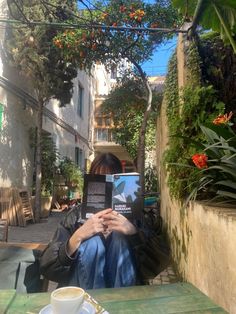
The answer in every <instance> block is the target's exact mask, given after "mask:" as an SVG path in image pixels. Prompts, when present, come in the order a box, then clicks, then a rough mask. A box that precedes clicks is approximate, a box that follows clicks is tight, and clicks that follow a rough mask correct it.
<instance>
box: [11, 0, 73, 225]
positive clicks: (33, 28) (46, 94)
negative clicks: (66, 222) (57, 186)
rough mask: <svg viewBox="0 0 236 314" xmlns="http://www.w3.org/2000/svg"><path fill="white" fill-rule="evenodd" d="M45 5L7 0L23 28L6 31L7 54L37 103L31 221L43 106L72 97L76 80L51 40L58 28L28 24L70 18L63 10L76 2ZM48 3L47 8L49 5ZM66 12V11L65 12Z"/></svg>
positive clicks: (54, 1)
mask: <svg viewBox="0 0 236 314" xmlns="http://www.w3.org/2000/svg"><path fill="white" fill-rule="evenodd" d="M48 3H49V4H50V10H49V8H48V6H46V5H42V3H41V1H40V0H32V1H30V0H24V1H17V0H8V8H9V13H10V16H11V18H14V19H17V20H20V21H23V22H24V23H25V24H26V25H19V26H16V25H15V26H14V27H13V28H11V29H10V30H9V33H8V39H7V48H8V53H9V55H10V58H11V62H12V64H13V65H14V66H15V67H17V69H18V70H19V71H20V72H21V73H23V74H24V75H26V76H27V77H28V78H29V80H30V82H31V83H32V85H33V88H34V92H35V95H36V97H37V100H38V113H37V152H36V165H35V168H36V169H35V173H36V191H35V192H36V195H35V220H36V221H39V220H40V208H41V175H42V173H41V172H42V171H41V155H42V149H41V135H42V116H43V107H44V106H45V105H46V104H47V102H48V101H49V100H50V99H51V98H56V99H58V100H59V101H60V105H61V106H64V105H66V104H68V103H69V102H70V99H71V97H72V87H73V83H72V79H73V78H74V77H76V75H77V70H76V64H75V63H73V62H70V63H69V62H68V61H65V60H64V57H63V54H62V52H61V51H60V50H58V49H56V47H55V45H53V42H52V40H53V38H54V37H55V36H56V35H57V33H58V29H56V28H55V27H53V26H50V25H49V23H48V24H47V25H46V24H45V25H34V24H32V23H31V22H30V21H32V20H33V21H46V22H50V23H51V22H53V21H59V22H60V21H61V22H66V21H68V20H71V19H72V13H71V14H69V13H65V12H64V8H70V10H71V12H73V11H75V8H76V1H74V0H73V1H72V0H67V1H66V0H64V1H62V0H50V1H48ZM49 4H48V5H49ZM66 12H67V11H66Z"/></svg>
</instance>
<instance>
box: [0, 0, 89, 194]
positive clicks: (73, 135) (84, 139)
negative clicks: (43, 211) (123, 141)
mask: <svg viewBox="0 0 236 314" xmlns="http://www.w3.org/2000/svg"><path fill="white" fill-rule="evenodd" d="M0 8H1V12H2V17H5V18H7V5H6V1H5V0H0ZM4 39H5V24H4V23H2V27H1V28H0V187H10V186H12V187H17V188H21V189H22V188H24V189H25V188H26V189H27V190H30V189H31V187H32V180H33V171H34V149H32V148H31V145H30V139H29V132H30V129H31V128H34V127H35V126H36V112H37V100H36V99H35V97H34V90H33V88H32V85H31V82H30V81H29V80H28V79H27V78H26V77H25V76H24V75H22V74H19V73H18V71H17V70H16V69H14V68H12V67H10V66H9V65H8V62H7V60H6V57H5V51H4ZM93 84H94V79H92V78H90V77H89V76H88V75H86V74H85V73H84V72H82V71H78V75H77V77H76V78H75V79H74V88H73V97H72V99H71V102H70V103H69V104H68V105H67V106H65V107H63V108H60V107H59V103H58V101H57V100H52V101H50V103H48V104H47V106H46V107H45V108H44V111H43V131H44V132H48V133H50V134H51V135H52V138H53V139H54V142H55V144H56V146H57V149H58V151H59V154H60V157H61V158H62V157H65V156H66V157H68V158H70V159H71V160H73V161H74V162H75V163H76V164H77V165H78V166H79V167H80V168H81V170H82V171H85V170H86V165H87V163H86V161H87V160H88V159H89V156H90V155H91V154H92V153H93V145H92V131H91V130H92V112H93V103H94V86H93Z"/></svg>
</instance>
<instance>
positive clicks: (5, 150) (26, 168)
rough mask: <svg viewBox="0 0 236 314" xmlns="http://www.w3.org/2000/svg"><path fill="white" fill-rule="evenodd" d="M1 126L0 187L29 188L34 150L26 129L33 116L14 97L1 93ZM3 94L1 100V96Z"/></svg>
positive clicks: (28, 109)
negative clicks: (30, 144) (2, 108)
mask: <svg viewBox="0 0 236 314" xmlns="http://www.w3.org/2000/svg"><path fill="white" fill-rule="evenodd" d="M0 95H1V97H0V102H1V103H3V105H4V112H3V127H2V131H1V134H0V186H1V187H9V186H15V187H18V188H23V187H30V186H31V185H32V182H31V179H32V160H33V151H32V150H31V148H30V146H29V129H30V127H32V126H33V124H34V122H33V121H34V118H35V117H34V115H33V112H32V110H31V109H30V108H29V107H25V106H24V104H23V103H22V102H20V101H19V100H18V99H17V98H15V97H14V96H12V95H10V94H8V93H6V92H5V91H4V93H3V92H2V89H1V88H0ZM3 95H4V97H3Z"/></svg>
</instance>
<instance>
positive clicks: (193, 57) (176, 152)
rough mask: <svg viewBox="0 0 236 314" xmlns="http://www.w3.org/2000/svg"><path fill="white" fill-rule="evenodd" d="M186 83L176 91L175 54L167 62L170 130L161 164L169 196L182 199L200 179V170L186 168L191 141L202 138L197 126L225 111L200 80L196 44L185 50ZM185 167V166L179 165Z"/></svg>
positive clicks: (199, 61) (189, 160) (166, 95)
mask: <svg viewBox="0 0 236 314" xmlns="http://www.w3.org/2000/svg"><path fill="white" fill-rule="evenodd" d="M186 55H187V61H186V67H187V73H188V75H187V84H186V85H185V87H184V88H183V89H182V90H180V91H179V90H178V79H177V60H176V54H174V55H173V56H172V58H171V60H170V62H169V69H168V74H167V79H166V89H165V99H166V104H167V119H168V128H169V142H168V149H167V150H166V151H165V154H164V164H165V166H166V169H167V170H168V186H169V189H170V194H171V196H172V197H174V198H177V199H178V200H180V201H181V200H183V199H184V198H185V197H186V196H187V195H188V194H189V193H190V192H191V190H192V188H193V186H194V184H195V183H196V182H197V181H198V179H199V171H197V170H196V169H195V168H189V167H185V166H186V165H192V164H191V156H192V155H193V154H195V153H196V148H194V147H193V146H191V145H190V142H191V140H192V141H199V140H200V141H201V140H202V139H203V135H202V132H201V130H200V128H199V124H203V123H204V124H205V123H207V122H210V121H212V120H213V119H214V118H215V116H217V115H218V114H220V113H222V112H224V107H225V105H224V103H223V102H221V101H219V100H218V98H217V93H216V91H215V90H214V88H213V86H211V85H206V84H204V82H202V80H201V60H200V57H199V54H198V49H197V47H196V45H195V43H192V44H191V45H190V46H189V48H188V49H187V51H186ZM180 165H185V166H180Z"/></svg>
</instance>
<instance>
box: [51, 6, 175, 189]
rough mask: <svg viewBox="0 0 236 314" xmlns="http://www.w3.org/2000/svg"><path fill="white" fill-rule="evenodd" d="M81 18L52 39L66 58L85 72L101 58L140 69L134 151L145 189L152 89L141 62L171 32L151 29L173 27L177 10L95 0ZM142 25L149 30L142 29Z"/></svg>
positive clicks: (166, 7) (109, 64) (103, 61)
mask: <svg viewBox="0 0 236 314" xmlns="http://www.w3.org/2000/svg"><path fill="white" fill-rule="evenodd" d="M83 3H84V4H85V3H86V1H83ZM82 18H83V21H84V23H85V25H86V27H84V29H73V30H67V31H65V32H63V33H62V34H60V35H58V36H56V37H55V39H54V44H55V46H57V47H58V49H59V50H61V51H63V53H64V56H65V60H68V61H70V62H77V64H78V66H79V67H80V68H81V69H84V70H86V71H88V72H90V71H91V70H92V67H93V64H94V62H101V63H102V64H104V65H105V66H106V67H107V69H109V68H110V67H111V66H114V64H119V63H120V62H121V61H122V60H126V61H128V62H129V63H130V64H132V67H133V70H134V71H136V72H138V73H139V76H140V77H141V79H142V82H143V86H144V87H145V89H146V94H145V96H146V100H145V104H146V105H145V110H144V111H143V115H142V120H141V124H140V129H139V137H138V154H137V155H138V160H137V168H138V171H139V172H140V174H141V186H142V191H144V160H145V132H146V127H147V122H148V119H149V116H150V112H151V104H152V91H151V88H150V85H149V82H148V79H147V75H146V74H145V72H144V71H143V69H142V66H141V65H142V63H143V62H144V61H146V60H148V59H150V58H151V56H152V54H153V52H154V50H155V49H156V48H157V46H158V45H159V44H160V43H162V42H163V41H164V40H165V39H167V38H170V36H171V35H170V34H171V33H170V31H168V32H157V31H155V32H154V31H152V29H153V30H154V28H157V27H173V26H174V24H175V23H176V20H177V13H176V11H175V10H174V9H173V8H172V6H171V4H170V3H169V1H167V0H161V1H158V2H156V3H154V4H146V3H144V2H143V1H141V0H132V1H131V0H124V1H123V0H122V1H121V0H118V1H117V0H110V1H107V2H106V5H104V1H98V2H96V5H94V6H93V8H91V7H90V8H89V7H88V6H87V9H86V10H84V13H83V15H81V19H82ZM145 28H149V29H151V31H144V30H145Z"/></svg>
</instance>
